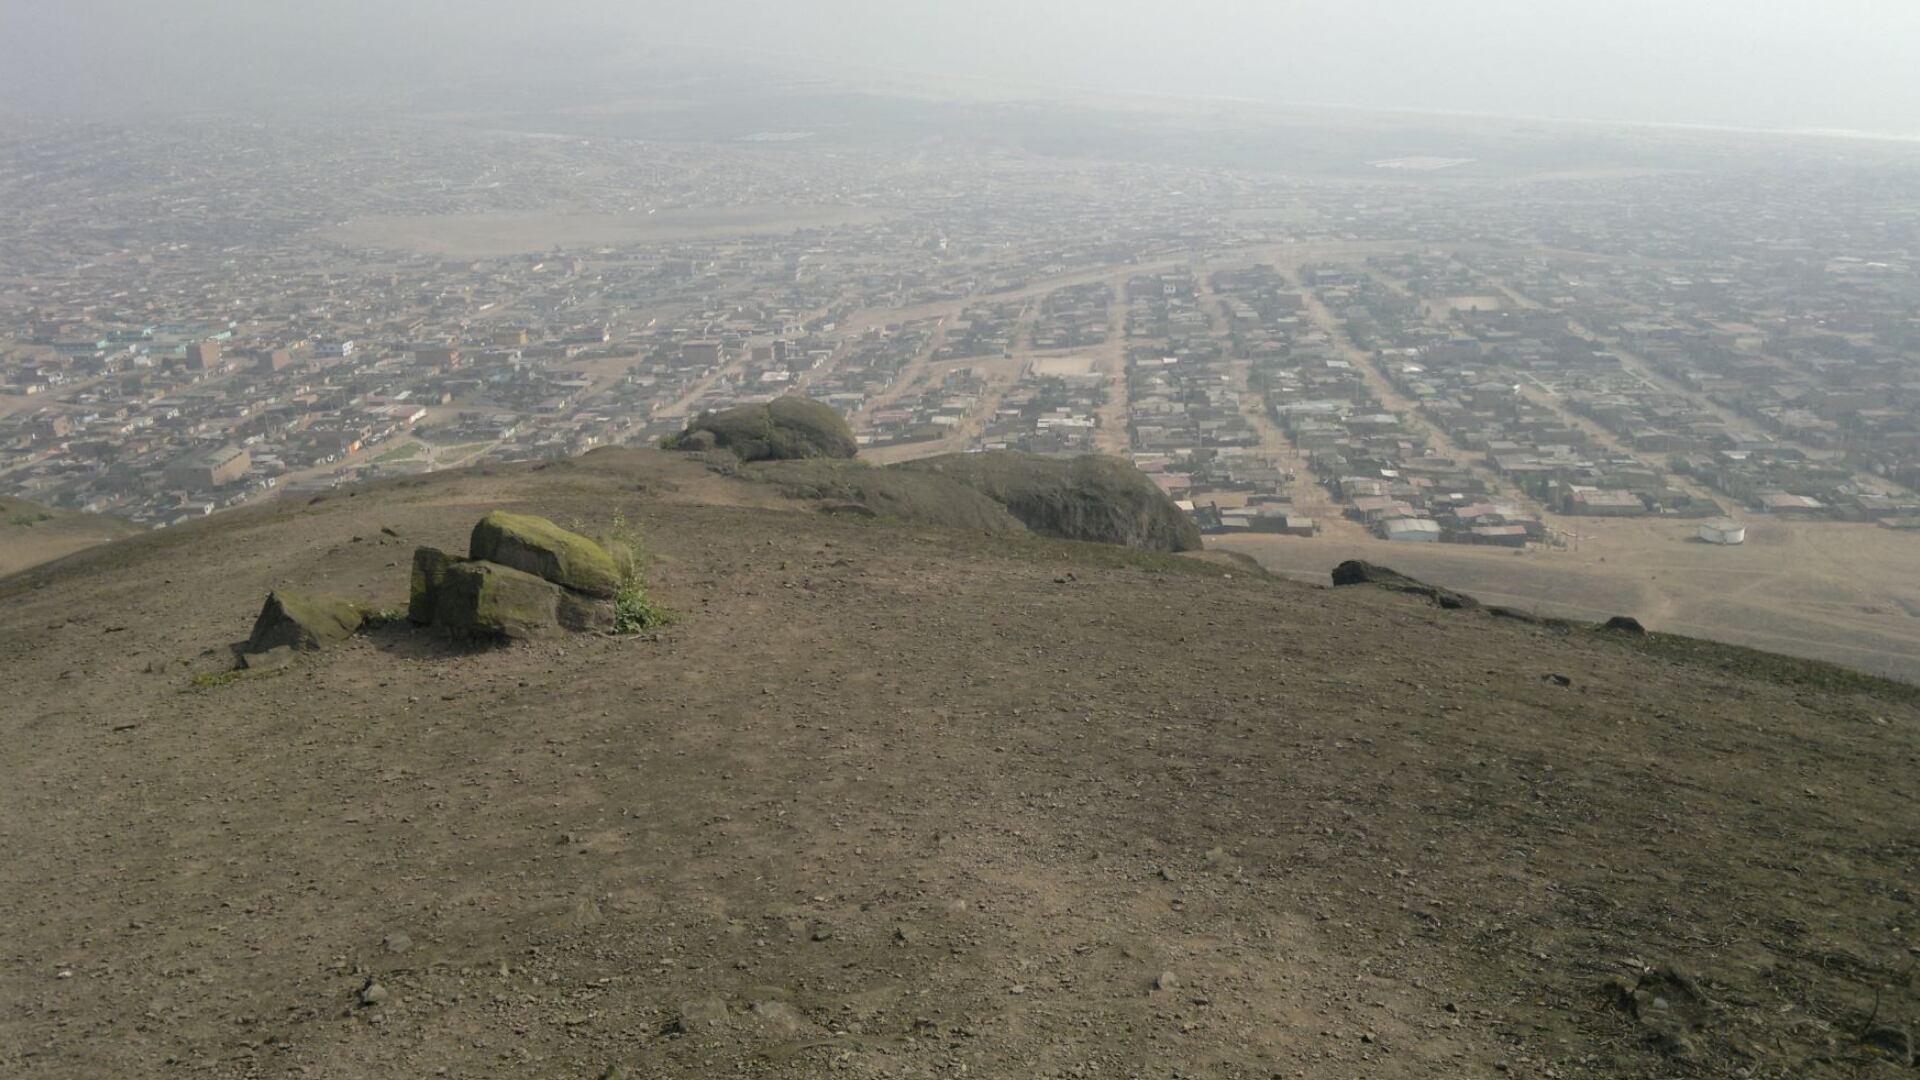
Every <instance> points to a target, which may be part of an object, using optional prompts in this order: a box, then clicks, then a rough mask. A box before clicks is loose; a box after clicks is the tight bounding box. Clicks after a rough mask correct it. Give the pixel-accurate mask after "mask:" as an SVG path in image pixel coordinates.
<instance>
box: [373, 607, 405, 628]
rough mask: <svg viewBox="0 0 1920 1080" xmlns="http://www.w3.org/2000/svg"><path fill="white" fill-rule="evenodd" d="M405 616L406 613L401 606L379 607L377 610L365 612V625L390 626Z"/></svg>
mask: <svg viewBox="0 0 1920 1080" xmlns="http://www.w3.org/2000/svg"><path fill="white" fill-rule="evenodd" d="M406 617H407V613H406V611H405V610H404V609H402V608H397V607H390V608H381V609H380V610H379V611H369V612H367V625H368V626H375V627H378V626H392V625H393V624H394V623H397V622H399V621H400V620H402V619H404V618H406Z"/></svg>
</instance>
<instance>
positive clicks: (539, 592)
mask: <svg viewBox="0 0 1920 1080" xmlns="http://www.w3.org/2000/svg"><path fill="white" fill-rule="evenodd" d="M439 592H440V596H439V602H438V603H437V604H436V605H435V608H434V620H433V621H434V623H435V625H437V626H442V627H445V628H446V629H447V631H448V632H449V633H451V634H452V635H453V636H454V637H455V638H458V639H462V640H467V641H501V640H506V641H524V640H528V639H532V638H538V637H544V636H546V635H547V634H549V633H551V632H553V631H555V630H557V629H559V626H560V616H559V608H560V587H559V586H557V585H554V584H553V583H552V582H548V581H543V580H541V579H540V578H537V577H535V576H533V575H532V574H526V573H522V572H520V571H518V570H514V569H512V568H510V567H505V566H500V565H498V564H496V563H490V562H477V561H475V562H458V563H454V564H453V565H452V566H449V567H447V572H446V576H445V578H444V579H443V580H442V582H441V584H440V590H439Z"/></svg>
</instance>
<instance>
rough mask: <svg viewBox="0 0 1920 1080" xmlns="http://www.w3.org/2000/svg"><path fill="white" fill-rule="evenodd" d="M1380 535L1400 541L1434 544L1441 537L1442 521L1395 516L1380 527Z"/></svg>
mask: <svg viewBox="0 0 1920 1080" xmlns="http://www.w3.org/2000/svg"><path fill="white" fill-rule="evenodd" d="M1380 535H1381V536H1383V537H1385V538H1386V539H1388V540H1393V541H1397V542H1400V543H1415V544H1432V543H1436V542H1438V541H1439V539H1440V523H1439V522H1437V521H1435V520H1433V519H1432V518H1393V519H1392V520H1390V521H1387V522H1386V523H1384V524H1383V525H1382V526H1381V527H1380Z"/></svg>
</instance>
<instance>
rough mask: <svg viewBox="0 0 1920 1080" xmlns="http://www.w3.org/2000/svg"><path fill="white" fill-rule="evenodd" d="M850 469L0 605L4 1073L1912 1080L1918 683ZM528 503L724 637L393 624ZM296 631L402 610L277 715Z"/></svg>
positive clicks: (65, 571) (552, 509) (695, 481)
mask: <svg viewBox="0 0 1920 1080" xmlns="http://www.w3.org/2000/svg"><path fill="white" fill-rule="evenodd" d="M803 464H808V465H814V464H819V465H821V466H822V471H821V472H820V473H819V474H818V475H816V476H815V480H817V481H818V482H819V483H820V484H821V487H820V489H819V490H818V491H816V492H814V493H808V492H805V491H802V490H799V489H798V488H796V487H795V486H794V485H793V484H792V483H790V482H788V481H789V480H790V479H791V478H787V479H785V480H783V479H778V478H776V477H772V476H761V475H758V471H759V470H760V468H761V467H758V466H754V467H741V468H738V469H734V470H732V472H733V473H734V475H725V474H724V473H725V472H726V470H721V469H718V468H716V467H715V466H714V465H713V464H712V463H710V462H709V461H707V460H704V459H703V458H702V457H701V456H699V455H689V454H667V453H661V452H654V451H621V452H616V453H607V454H594V455H590V456H589V457H586V458H582V459H578V460H574V461H560V462H546V463H539V464H529V465H512V466H485V467H480V468H476V469H469V470H463V471H455V472H444V473H436V474H432V475H429V476H422V477H414V478H407V479H402V480H395V481H391V482H387V483H383V484H379V485H374V486H369V487H362V488H355V489H346V490H339V491H333V492H328V493H326V494H323V495H317V496H314V497H312V498H307V499H293V498H283V499H281V500H277V501H275V502H272V503H268V504H264V505H259V506H252V507H245V508H241V509H237V510H235V511H232V512H229V513H225V514H221V515H217V516H214V517H211V518H208V519H205V520H203V521H198V522H194V523H192V524H188V525H186V526H183V527H179V528H171V529H166V530H160V531H154V532H146V533H142V534H141V535H138V536H134V537H130V538H128V539H125V540H121V541H119V542H116V543H111V544H106V545H103V546H98V547H94V548H92V549H90V550H86V551H82V552H79V553H78V554H75V555H73V556H72V557H70V558H67V559H64V560H61V561H59V562H57V563H54V564H50V565H45V566H41V567H38V568H36V569H30V570H28V571H26V572H25V573H22V574H18V575H16V576H14V577H11V578H9V579H7V580H5V581H3V582H0V670H3V671H5V672H6V674H7V686H8V701H7V707H6V708H4V709H0V740H4V744H5V745H6V747H7V753H6V754H5V755H3V756H0V821H4V822H5V823H6V828H5V829H4V830H0V864H3V865H4V866H5V871H4V873H5V878H4V880H5V883H6V887H5V888H0V928H3V929H4V931H5V939H6V957H7V963H6V967H5V976H4V977H0V1075H6V1076H14V1075H44V1076H62V1077H66V1076H71V1077H96V1076H147V1075H159V1074H163V1073H171V1072H180V1073H182V1074H186V1073H192V1074H193V1075H196V1076H210V1077H236V1078H237V1077H249V1076H282V1075H296V1074H298V1075H307V1076H338V1077H349V1076H432V1075H437V1074H439V1073H440V1072H441V1071H442V1070H444V1072H445V1074H446V1075H449V1076H467V1077H481V1076H528V1075H537V1076H562V1077H590V1078H599V1077H614V1076H618V1077H706V1076H715V1077H719V1076H739V1075H752V1076H762V1077H791V1078H800V1077H818V1076H840V1075H844V1076H849V1077H883V1076H892V1077H906V1076H954V1075H960V1074H961V1067H962V1066H964V1067H965V1074H966V1075H968V1076H976V1077H1061V1076H1087V1077H1095V1076H1100V1077H1117V1076H1134V1075H1138V1076H1163V1077H1164V1076H1174V1075H1182V1076H1194V1077H1199V1076H1205V1077H1223V1078H1252V1077H1262V1078H1264V1077H1271V1076H1275V1075H1279V1076H1286V1077H1293V1076H1305V1077H1315V1078H1346V1077H1389V1078H1392V1077H1436V1076H1447V1077H1482V1076H1499V1075H1508V1076H1547V1075H1557V1076H1561V1077H1568V1078H1576V1077H1578V1078H1601V1077H1641V1076H1679V1075H1685V1076H1732V1075H1738V1074H1739V1071H1740V1070H1745V1071H1746V1073H1747V1074H1748V1075H1751V1076H1755V1077H1786V1076H1793V1077H1842V1076H1847V1077H1853V1076H1865V1075H1883V1074H1884V1075H1888V1076H1892V1075H1896V1073H1897V1074H1898V1075H1907V1070H1896V1069H1895V1068H1894V1066H1892V1065H1890V1064H1887V1063H1886V1062H1887V1061H1888V1059H1889V1057H1890V1056H1891V1055H1893V1054H1895V1053H1897V1052H1899V1050H1900V1049H1901V1048H1902V1047H1903V1046H1904V1045H1905V1044H1904V1043H1903V1041H1902V1040H1903V1039H1904V1038H1905V1036H1906V1033H1907V1032H1908V1031H1910V1030H1911V1027H1912V1025H1913V1024H1914V1023H1915V1021H1916V1014H1915V1012H1914V1009H1915V1005H1914V1000H1913V998H1912V995H1911V993H1910V992H1909V991H1908V990H1906V989H1904V988H1903V986H1902V983H1901V981H1900V980H1902V979H1903V978H1905V977H1907V975H1908V974H1910V973H1911V972H1910V968H1911V958H1910V956H1909V955H1908V950H1909V947H1910V946H1911V945H1912V937H1911V934H1912V929H1913V913H1914V909H1913V905H1914V901H1915V897H1914V893H1913V888H1914V886H1913V883H1914V882H1915V881H1916V880H1920V865H1916V860H1920V849H1916V847H1915V845H1914V842H1913V835H1912V834H1913V829H1912V823H1913V818H1914V815H1913V800H1912V794H1911V793H1912V791H1913V790H1914V785H1913V777H1914V766H1915V762H1916V761H1920V705H1917V704H1916V699H1917V698H1920V690H1917V689H1916V688H1914V687H1910V686H1907V685H1905V684H1900V683H1892V682H1886V681H1883V680H1876V679H1871V678H1868V677H1865V676H1861V675H1857V674H1854V673H1851V672H1848V671H1846V670H1844V669H1839V668H1833V667H1827V666H1823V665H1819V664H1813V663H1808V662H1805V661H1794V660H1786V659H1783V658H1780V657H1774V656H1769V655H1767V654H1762V653H1754V652H1750V651H1746V650H1739V649H1731V648H1727V647H1723V646H1717V645H1709V644H1706V643H1702V642H1694V641H1690V640H1687V639H1682V638H1669V637H1665V636H1662V635H1658V634H1635V633H1631V632H1626V631H1610V632H1601V631H1597V630H1594V629H1591V628H1588V627H1586V626H1581V625H1575V624H1570V623H1557V622H1552V621H1544V620H1538V619H1534V618H1531V617H1528V616H1526V615H1522V614H1517V613H1512V612H1506V613H1501V612H1499V611H1498V610H1497V609H1489V608H1484V607H1482V608H1462V609H1460V610H1448V609H1443V608H1441V607H1439V606H1436V605H1435V604H1434V603H1432V602H1431V601H1430V600H1429V599H1428V598H1427V597H1425V596H1421V595H1418V594H1416V593H1408V592H1401V591H1392V590H1389V589H1385V588H1380V587H1377V586H1373V585H1364V584H1363V585H1356V586H1353V587H1343V588H1338V589H1334V588H1327V587H1315V586H1310V585H1306V584H1301V583H1298V582H1292V581H1283V580H1276V579H1273V578H1270V577H1268V576H1267V575H1265V574H1264V573H1261V572H1259V571H1257V570H1254V569H1251V568H1249V567H1247V566H1246V565H1245V564H1244V562H1243V561H1236V560H1233V559H1229V558H1225V557H1222V556H1220V555H1219V554H1218V553H1201V554H1199V555H1174V554H1169V553H1166V552H1154V551H1142V550H1137V549H1132V548H1126V547H1120V546H1114V545H1106V544H1088V543H1075V542H1069V541H1062V540H1055V539H1049V538H1045V537H1042V536H1039V535H1037V534H1035V533H1033V532H1031V531H1029V530H1027V529H1025V528H1017V527H1015V526H1014V525H1013V524H1010V522H1011V518H1010V517H1008V516H1001V515H999V514H998V513H997V512H996V511H995V510H994V509H993V507H994V506H995V505H996V504H994V503H993V502H991V500H987V501H979V502H973V503H969V504H968V508H967V509H965V510H964V511H963V512H962V513H961V516H960V518H959V519H956V522H955V524H953V525H946V524H939V523H935V522H933V521H931V520H927V519H925V518H922V517H918V516H915V515H912V514H896V513H884V512H878V511H876V512H873V513H856V512H850V511H849V510H848V507H850V506H853V505H863V506H865V505H868V504H867V503H857V504H856V503H852V502H850V501H849V500H848V499H847V498H846V497H845V495H844V493H843V492H840V491H838V490H837V489H831V488H832V482H834V477H833V475H832V474H833V472H834V470H835V469H847V468H852V467H853V466H851V465H846V464H843V463H834V462H828V463H803ZM876 474H877V475H889V476H890V475H895V474H893V473H892V470H869V471H868V473H867V474H862V476H861V477H857V478H856V480H858V481H860V482H861V483H863V484H864V483H865V482H866V481H867V480H870V479H871V478H872V475H876ZM897 475H905V474H897ZM843 479H844V478H843ZM878 483H880V484H881V485H883V486H882V487H879V488H876V489H875V492H876V493H875V494H873V495H872V496H871V500H870V501H871V502H872V503H874V504H884V503H885V502H886V500H888V499H895V500H905V501H906V502H908V503H911V502H912V500H913V499H915V498H918V497H919V495H918V493H923V492H925V491H926V490H929V489H928V488H927V487H926V486H925V485H919V484H909V485H908V486H905V487H897V488H896V487H893V486H888V485H892V484H893V480H891V479H890V480H885V481H879V482H878ZM863 490H864V489H863ZM796 495H799V496H800V497H795V496H796ZM495 509H510V510H512V511H514V512H516V513H522V514H537V515H541V516H544V517H546V518H548V519H549V520H551V521H552V522H554V523H557V524H558V525H560V526H563V527H565V528H567V529H571V530H575V531H578V532H581V533H584V534H586V535H588V536H590V537H606V538H618V539H620V541H621V545H622V550H626V551H637V552H638V555H637V557H636V559H635V563H636V565H638V566H639V567H640V568H641V570H642V572H643V573H644V576H645V578H646V582H647V587H648V592H649V595H650V597H651V599H652V601H654V602H657V603H658V604H659V605H661V606H663V607H665V608H667V609H671V611H672V612H673V613H674V614H676V615H677V621H674V622H673V623H671V624H670V625H668V626H666V627H665V628H664V629H660V630H655V631H651V632H648V633H644V634H641V635H639V636H631V637H611V636H598V635H594V634H588V633H575V634H569V635H567V636H564V637H558V638H552V639H547V640H542V641H538V642H536V643H533V644H523V645H516V646H512V647H505V648H497V649H470V648H464V647H456V646H454V645H452V644H451V643H449V642H447V641H446V640H444V639H443V638H442V637H441V636H439V634H438V633H437V632H435V631H432V630H427V629H420V628H416V627H413V626H411V625H410V624H408V623H407V622H406V621H405V620H404V619H403V618H400V617H398V616H397V615H396V613H397V612H400V611H404V609H405V608H406V606H407V602H408V595H409V570H410V565H411V560H412V556H413V552H414V549H415V548H416V547H420V546H431V547H436V548H440V549H442V550H445V551H448V552H456V553H457V552H462V551H465V550H466V548H467V544H468V538H469V532H470V530H472V528H473V526H474V523H475V522H476V521H478V520H479V519H480V518H481V516H482V515H484V514H486V513H488V512H489V511H492V510H495ZM823 510H825V511H831V512H822V511H823ZM49 524H50V523H49ZM39 527H40V526H39V525H35V526H31V527H20V530H21V532H22V534H32V533H33V532H34V530H35V529H37V528H39ZM6 535H7V536H8V538H9V539H11V538H12V536H13V535H14V534H13V533H11V532H9V533H7V534H6ZM270 589H278V590H298V591H302V592H324V593H329V594H334V595H337V596H341V597H344V598H346V599H349V600H352V601H354V602H355V603H357V604H358V605H360V607H361V608H362V609H364V610H366V611H368V612H373V613H378V614H376V615H374V617H373V618H372V622H371V625H370V628H369V629H366V630H364V631H362V632H361V633H360V634H359V635H358V636H356V637H354V638H351V639H350V640H348V641H347V642H346V643H344V644H339V645H335V646H333V647H331V648H329V649H327V650H325V651H322V652H316V653H310V654H303V655H300V656H297V657H294V658H293V659H292V660H291V661H290V662H287V663H285V664H284V665H281V666H275V667H267V668H262V669H260V670H248V671H240V672H236V671H234V670H233V669H232V659H231V655H230V654H229V652H228V649H227V646H228V645H229V644H231V643H233V642H237V641H240V640H242V639H244V638H246V637H247V636H248V634H249V630H250V628H251V627H252V626H253V624H254V620H255V615H256V613H258V612H259V611H260V609H261V604H262V600H263V598H264V597H265V596H266V594H267V592H268V590H270ZM1876 1004H1877V1008H1876ZM1876 1062H1878V1063H1879V1064H1876ZM1876 1069H1878V1070H1879V1071H1878V1072H1875V1071H1874V1070H1876Z"/></svg>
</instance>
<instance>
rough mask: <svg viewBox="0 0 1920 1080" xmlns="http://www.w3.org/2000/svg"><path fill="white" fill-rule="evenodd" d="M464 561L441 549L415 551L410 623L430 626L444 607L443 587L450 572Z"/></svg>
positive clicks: (408, 611) (408, 607)
mask: <svg viewBox="0 0 1920 1080" xmlns="http://www.w3.org/2000/svg"><path fill="white" fill-rule="evenodd" d="M459 561H460V560H459V559H458V558H456V557H454V556H452V555H449V554H447V553H446V552H444V551H441V550H440V549H438V548H430V547H423V548H415V549H414V552H413V582H412V585H411V587H410V588H409V589H408V591H407V621H408V622H410V623H413V624H414V625H415V626H427V625H429V624H431V623H432V622H433V619H434V613H435V611H436V610H437V609H438V608H439V605H440V587H441V585H442V583H444V582H445V581H446V578H447V570H448V568H449V567H451V566H453V564H455V563H457V562H459Z"/></svg>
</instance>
